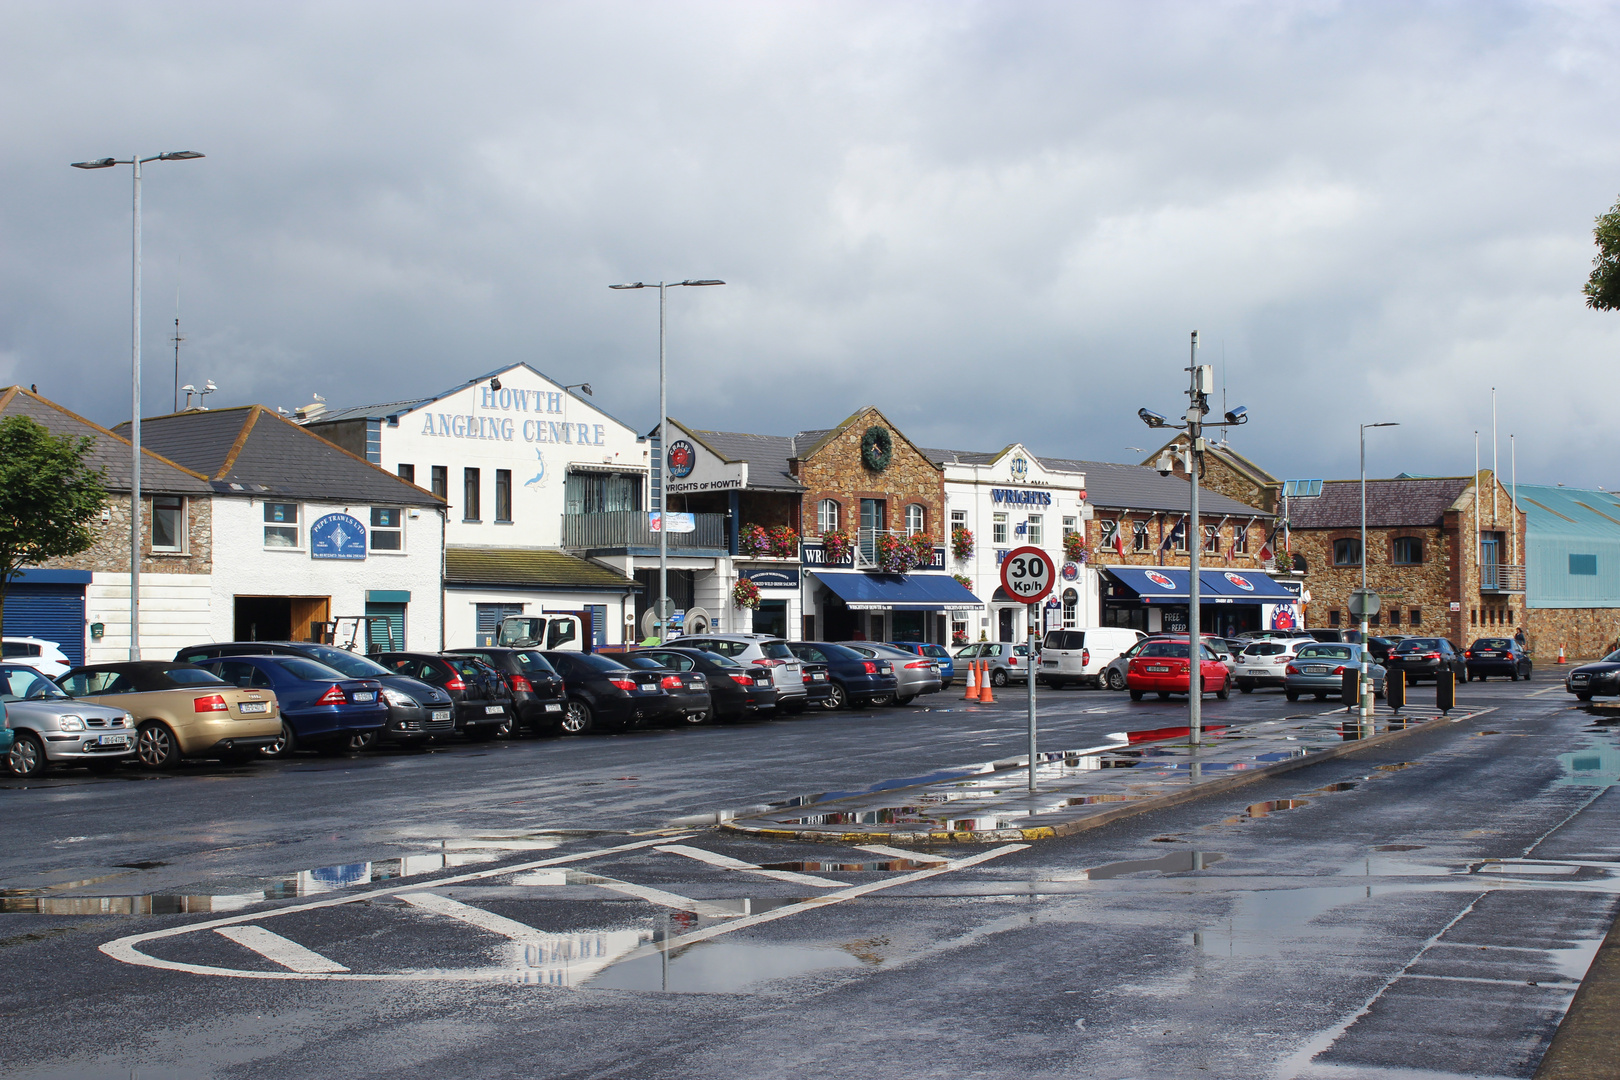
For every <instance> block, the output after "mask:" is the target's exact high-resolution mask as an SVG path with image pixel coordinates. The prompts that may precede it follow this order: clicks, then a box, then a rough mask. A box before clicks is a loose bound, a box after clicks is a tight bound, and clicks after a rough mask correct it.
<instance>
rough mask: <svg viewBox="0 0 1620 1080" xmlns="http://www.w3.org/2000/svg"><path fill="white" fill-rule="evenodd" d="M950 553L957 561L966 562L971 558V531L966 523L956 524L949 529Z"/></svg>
mask: <svg viewBox="0 0 1620 1080" xmlns="http://www.w3.org/2000/svg"><path fill="white" fill-rule="evenodd" d="M951 555H952V556H953V557H955V559H956V561H957V562H967V561H968V560H969V559H971V558H973V532H972V530H970V529H969V528H968V527H967V526H966V525H958V526H956V527H955V528H954V529H952V530H951Z"/></svg>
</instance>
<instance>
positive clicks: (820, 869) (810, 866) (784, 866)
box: [759, 859, 946, 874]
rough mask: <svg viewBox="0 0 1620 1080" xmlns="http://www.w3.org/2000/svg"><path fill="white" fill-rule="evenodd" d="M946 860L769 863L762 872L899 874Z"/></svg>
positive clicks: (936, 864) (763, 866)
mask: <svg viewBox="0 0 1620 1080" xmlns="http://www.w3.org/2000/svg"><path fill="white" fill-rule="evenodd" d="M945 861H946V860H944V859H927V860H922V861H919V860H916V859H886V860H884V861H882V862H858V863H839V862H768V863H760V865H759V868H760V869H761V870H792V871H794V872H796V873H800V874H830V873H836V872H839V871H842V872H844V873H846V874H874V873H897V872H900V871H906V870H926V869H928V868H929V867H931V866H943V865H944V864H945Z"/></svg>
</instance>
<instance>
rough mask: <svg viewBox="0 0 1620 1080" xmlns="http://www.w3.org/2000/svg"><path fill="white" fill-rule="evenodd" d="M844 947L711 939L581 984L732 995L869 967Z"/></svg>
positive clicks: (636, 961)
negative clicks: (820, 974)
mask: <svg viewBox="0 0 1620 1080" xmlns="http://www.w3.org/2000/svg"><path fill="white" fill-rule="evenodd" d="M882 962H883V961H882V958H881V957H876V958H874V959H864V958H862V957H860V956H857V955H855V953H854V952H851V951H849V950H848V949H847V948H843V949H841V948H830V947H827V946H821V945H785V944H783V945H761V944H755V943H752V942H743V941H724V940H710V941H700V942H698V943H697V944H695V945H690V946H684V947H679V948H677V949H675V950H674V951H672V952H669V953H665V952H664V951H663V950H662V949H658V948H657V947H656V943H655V945H654V951H653V952H652V954H651V955H648V956H639V957H636V958H635V959H633V960H627V961H623V962H621V963H617V964H614V965H613V966H612V967H610V968H608V969H607V970H606V971H604V972H602V973H601V974H600V975H597V976H596V977H594V978H592V979H591V980H590V981H589V982H587V983H585V984H584V985H585V986H586V987H587V988H588V989H592V990H655V991H660V992H663V993H670V994H735V993H741V992H744V991H746V990H748V989H750V988H752V987H754V986H757V985H758V984H760V983H763V982H770V981H773V980H776V979H786V978H791V977H793V976H797V975H809V974H812V973H814V972H818V971H830V970H834V969H838V968H859V967H871V966H876V965H878V964H881V963H882Z"/></svg>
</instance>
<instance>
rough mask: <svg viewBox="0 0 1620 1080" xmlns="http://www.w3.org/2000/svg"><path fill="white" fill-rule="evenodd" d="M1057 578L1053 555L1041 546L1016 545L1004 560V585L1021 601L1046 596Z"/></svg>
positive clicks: (1002, 577) (1002, 569) (1002, 567)
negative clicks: (1019, 546)
mask: <svg viewBox="0 0 1620 1080" xmlns="http://www.w3.org/2000/svg"><path fill="white" fill-rule="evenodd" d="M1056 579H1057V568H1056V567H1055V566H1053V565H1052V557H1051V556H1050V555H1048V554H1047V553H1046V552H1044V551H1042V550H1041V549H1040V548H1038V547H1021V548H1014V549H1013V550H1012V551H1009V552H1008V553H1007V557H1006V558H1005V559H1002V560H1001V587H1002V588H1003V589H1005V590H1007V595H1008V596H1010V597H1012V598H1013V599H1014V600H1017V601H1018V602H1020V603H1023V604H1034V603H1037V602H1039V601H1041V600H1044V599H1046V594H1047V593H1049V592H1051V591H1052V585H1053V583H1054V582H1055V581H1056Z"/></svg>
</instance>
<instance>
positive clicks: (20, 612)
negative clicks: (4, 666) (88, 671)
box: [5, 581, 84, 664]
mask: <svg viewBox="0 0 1620 1080" xmlns="http://www.w3.org/2000/svg"><path fill="white" fill-rule="evenodd" d="M5 636H6V637H37V638H44V639H45V640H46V641H54V642H56V643H57V644H58V645H60V646H61V647H62V654H63V655H64V656H66V657H67V658H68V662H69V663H71V664H82V663H84V586H83V585H68V584H57V583H49V584H45V583H40V584H35V583H32V582H26V581H14V582H12V583H11V587H10V588H9V589H8V590H7V591H6V606H5Z"/></svg>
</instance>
